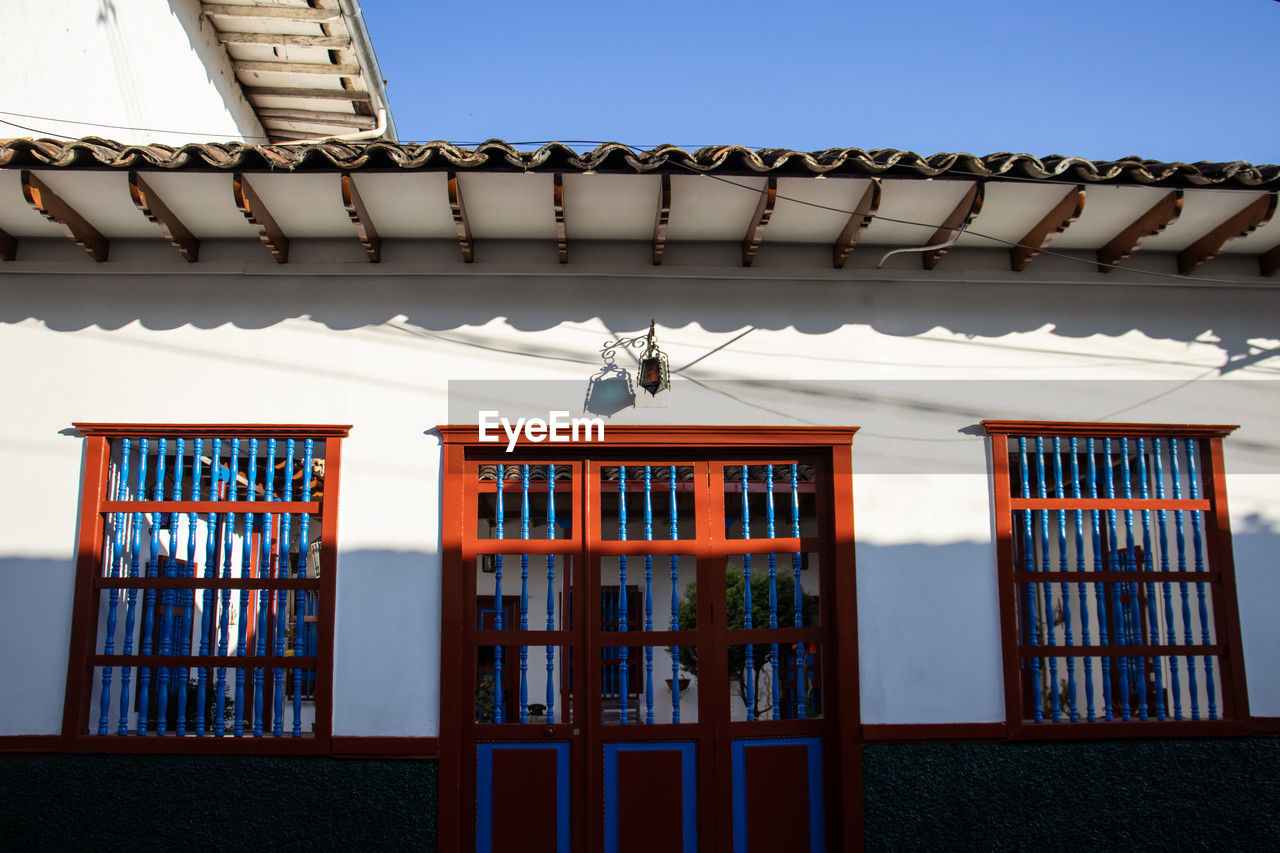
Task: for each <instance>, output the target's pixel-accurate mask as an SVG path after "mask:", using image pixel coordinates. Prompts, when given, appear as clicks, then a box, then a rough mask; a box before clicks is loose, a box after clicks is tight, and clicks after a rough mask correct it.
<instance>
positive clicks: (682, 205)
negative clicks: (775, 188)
mask: <svg viewBox="0 0 1280 853" xmlns="http://www.w3.org/2000/svg"><path fill="white" fill-rule="evenodd" d="M727 180H729V181H732V182H733V184H729V183H726V182H725V181H719V180H716V179H715V178H713V177H711V176H710V175H672V176H671V220H670V223H669V224H668V228H667V239H668V240H669V241H673V242H681V241H720V242H723V241H730V240H731V241H740V240H741V239H742V238H743V236H745V235H746V233H747V226H748V225H749V224H750V223H751V218H752V216H753V215H754V214H755V211H756V205H757V204H759V202H760V192H761V190H763V189H764V186H765V179H764V178H750V177H745V178H744V177H735V178H728V179H727ZM739 185H740V186H739ZM743 187H749V188H750V189H743ZM752 190H754V192H753V191H752ZM765 239H766V240H767V239H768V236H767V231H766V237H765Z"/></svg>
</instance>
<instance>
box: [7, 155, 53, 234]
mask: <svg viewBox="0 0 1280 853" xmlns="http://www.w3.org/2000/svg"><path fill="white" fill-rule="evenodd" d="M37 174H39V175H41V176H43V175H44V173H43V172H39V173H37ZM0 229H4V231H5V232H6V233H7V234H9V236H11V237H17V238H19V239H21V238H23V237H35V238H47V239H50V240H53V239H57V238H59V237H61V238H63V239H65V236H64V235H65V234H66V232H64V231H63V230H62V226H60V225H58V224H56V223H54V222H50V221H49V220H47V219H45V218H44V217H43V216H41V215H40V214H39V213H37V212H36V210H35V208H33V207H32V206H31V205H29V204H27V200H26V199H25V198H24V197H23V195H22V180H21V178H20V177H19V172H18V170H16V169H12V170H11V169H5V170H3V171H0Z"/></svg>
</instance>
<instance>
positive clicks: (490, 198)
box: [458, 172, 569, 240]
mask: <svg viewBox="0 0 1280 853" xmlns="http://www.w3.org/2000/svg"><path fill="white" fill-rule="evenodd" d="M458 184H459V186H461V187H462V200H463V203H464V204H465V205H466V208H467V219H468V221H469V222H470V223H471V234H472V236H473V237H475V238H476V239H477V240H481V239H495V240H496V239H504V240H554V239H555V237H556V218H555V209H554V207H553V200H554V193H553V189H552V187H553V183H552V177H551V175H549V174H545V173H534V172H526V173H519V172H517V173H514V174H487V175H486V174H463V175H459V176H458ZM568 206H569V202H568V201H566V202H565V208H566V209H568Z"/></svg>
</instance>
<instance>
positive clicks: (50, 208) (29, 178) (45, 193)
mask: <svg viewBox="0 0 1280 853" xmlns="http://www.w3.org/2000/svg"><path fill="white" fill-rule="evenodd" d="M21 181H22V194H23V196H25V197H26V199H27V203H28V204H30V205H31V206H32V207H34V208H35V209H36V211H37V212H38V213H39V214H40V215H41V216H43V217H44V218H45V219H48V220H49V221H50V222H54V223H56V224H58V225H61V226H62V230H63V231H65V232H67V236H68V237H70V238H71V239H72V240H73V241H75V244H76V245H77V246H79V247H80V248H82V249H84V250H85V251H86V252H88V253H89V257H91V258H93V259H94V260H95V261H97V262H98V263H102V262H103V261H105V260H106V259H107V254H108V252H109V251H110V249H111V244H110V243H109V242H108V241H107V238H106V237H103V236H102V234H101V232H99V231H98V229H97V228H94V227H93V226H92V225H90V224H89V222H88V220H86V219H85V218H84V217H83V216H81V215H80V214H79V213H77V212H76V210H75V208H73V207H72V206H71V205H69V204H67V203H66V202H65V201H63V200H62V198H61V197H60V196H59V195H58V194H57V193H55V192H54V191H53V190H51V189H49V186H48V184H46V183H45V182H44V181H42V180H40V179H39V178H38V177H36V176H35V175H34V174H32V173H31V172H29V171H27V170H26V169H23V170H22V174H21Z"/></svg>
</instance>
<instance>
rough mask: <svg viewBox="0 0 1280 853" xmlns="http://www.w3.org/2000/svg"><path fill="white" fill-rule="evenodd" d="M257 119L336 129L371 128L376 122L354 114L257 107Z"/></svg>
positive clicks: (370, 118) (373, 119)
mask: <svg viewBox="0 0 1280 853" xmlns="http://www.w3.org/2000/svg"><path fill="white" fill-rule="evenodd" d="M257 113H258V118H262V119H274V120H275V121H302V122H307V123H308V124H331V125H334V126H336V127H359V128H373V127H377V126H378V120H377V119H376V118H374V117H373V116H358V115H355V114H354V113H338V112H329V111H326V110H290V109H284V108H275V107H259V108H258V110H257Z"/></svg>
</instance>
